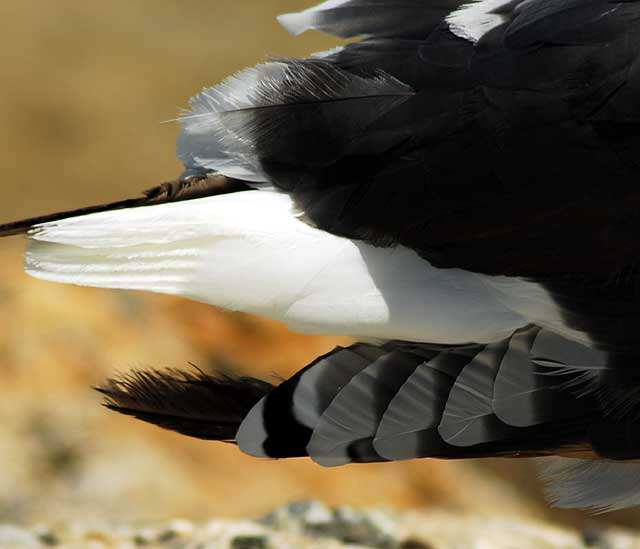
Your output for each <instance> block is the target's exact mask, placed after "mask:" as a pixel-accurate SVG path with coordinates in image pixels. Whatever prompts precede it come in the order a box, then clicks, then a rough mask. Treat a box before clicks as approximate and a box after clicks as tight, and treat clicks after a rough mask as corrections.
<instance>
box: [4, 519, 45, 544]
mask: <svg viewBox="0 0 640 549" xmlns="http://www.w3.org/2000/svg"><path fill="white" fill-rule="evenodd" d="M0 547H12V548H13V547H15V548H16V549H22V548H23V547H42V545H41V544H40V542H39V541H38V538H37V536H35V535H34V534H32V533H31V532H29V531H28V530H25V529H24V528H19V527H18V526H12V525H10V524H1V525H0Z"/></svg>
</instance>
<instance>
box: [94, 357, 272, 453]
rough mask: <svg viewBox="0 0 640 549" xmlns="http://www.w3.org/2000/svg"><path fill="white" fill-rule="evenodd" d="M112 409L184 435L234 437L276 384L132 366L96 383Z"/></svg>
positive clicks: (205, 437)
mask: <svg viewBox="0 0 640 549" xmlns="http://www.w3.org/2000/svg"><path fill="white" fill-rule="evenodd" d="M96 389H97V390H98V391H99V392H100V393H102V394H103V395H104V396H105V402H104V405H105V406H106V407H107V408H109V409H110V410H114V411H116V412H120V413H121V414H125V415H128V416H133V417H135V418H137V419H140V420H142V421H146V422H147V423H152V424H154V425H157V426H159V427H162V428H164V429H169V430H171V431H176V432H178V433H181V434H183V435H187V436H191V437H196V438H201V439H205V440H221V441H233V440H234V439H235V436H236V432H237V431H238V427H239V426H240V423H241V422H242V420H243V419H244V418H245V416H246V415H247V413H248V412H249V410H250V409H251V408H252V407H253V406H254V405H255V403H256V402H258V401H259V400H260V399H261V398H262V397H263V396H264V395H265V394H267V393H268V392H269V391H271V390H272V389H273V386H272V385H271V384H269V383H267V382H265V381H261V380H258V379H255V378H251V377H231V376H229V375H224V374H218V375H215V376H212V375H208V374H206V373H204V372H203V371H202V370H199V369H195V370H194V371H192V372H184V371H177V370H168V371H165V372H162V371H159V370H144V371H134V372H131V373H129V374H125V375H123V376H121V377H119V378H115V379H109V380H108V381H107V382H106V384H105V385H104V386H102V387H97V388H96Z"/></svg>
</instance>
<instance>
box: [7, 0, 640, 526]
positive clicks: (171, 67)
mask: <svg viewBox="0 0 640 549" xmlns="http://www.w3.org/2000/svg"><path fill="white" fill-rule="evenodd" d="M311 3H312V2H309V1H303V0H277V1H275V0H243V1H239V0H233V1H232V0H110V1H109V2H86V1H84V0H57V1H56V2H50V1H49V0H46V1H45V0H23V1H22V2H1V3H0V20H2V21H3V22H4V25H3V32H2V33H0V51H2V52H3V56H2V58H1V60H0V82H2V85H1V86H0V121H1V123H0V141H1V143H2V147H1V149H0V160H1V163H2V180H1V183H0V222H7V221H10V220H13V219H17V218H20V217H26V216H34V215H38V214H43V213H47V212H51V211H55V210H60V209H70V208H75V207H80V206H85V205H88V204H92V203H97V202H104V201H110V200H118V199H122V198H128V197H131V196H136V195H137V194H138V193H139V191H141V190H143V189H146V188H148V187H150V186H153V185H155V184H157V183H159V182H162V181H165V180H168V179H172V178H175V177H176V176H178V175H179V173H180V171H181V168H180V165H179V163H178V161H177V160H176V159H175V154H174V151H175V138H176V135H177V132H178V126H177V124H176V123H166V124H162V123H161V122H162V121H165V120H169V119H173V118H175V116H176V115H177V114H178V110H179V108H180V107H185V106H186V105H187V101H188V99H189V97H190V96H191V95H193V94H194V93H196V92H197V91H199V90H200V89H201V88H202V87H204V86H210V85H213V84H215V83H217V82H219V81H220V80H221V79H222V78H223V77H225V76H226V75H228V74H229V73H232V72H234V71H236V70H239V69H241V68H243V67H245V66H247V65H252V64H255V63H256V62H259V61H261V60H264V59H265V58H266V57H267V56H268V55H279V56H305V55H307V54H309V53H311V52H314V51H318V50H323V49H327V48H329V47H332V46H335V45H336V44H337V43H338V41H337V40H335V39H332V38H330V37H326V36H324V35H322V34H320V33H307V34H306V35H303V36H301V37H298V38H296V39H294V38H293V37H291V36H289V35H288V34H287V33H286V32H285V31H284V30H283V29H281V28H280V27H279V26H278V24H277V23H276V21H275V19H274V17H275V15H276V14H277V13H281V12H286V11H293V10H298V9H303V8H305V7H307V6H309V5H310V4H311ZM23 248H24V242H23V240H22V239H21V238H16V237H13V238H10V239H5V240H2V241H0V388H1V397H0V418H1V419H0V522H5V521H17V522H22V523H26V524H32V523H34V522H37V521H47V522H52V521H53V522H55V521H65V520H74V521H75V520H94V519H100V520H104V519H107V520H119V519H122V518H126V519H127V520H150V519H151V520H153V519H158V520H159V519H165V518H169V517H177V516H184V517H187V518H190V519H196V520H197V519H204V518H207V517H211V516H236V517H237V516H247V517H254V516H260V515H261V514H263V513H266V512H267V511H269V510H270V509H271V508H273V507H274V506H276V505H280V504H283V503H285V502H288V501H291V500H300V499H310V498H315V499H321V500H323V501H325V502H327V503H329V504H353V505H367V506H371V505H376V506H379V505H382V506H394V507H430V506H434V505H437V506H444V507H446V508H449V509H454V510H461V511H468V510H470V511H478V512H482V513H501V514H504V513H508V514H514V515H519V516H524V517H534V518H546V519H551V520H553V521H555V522H558V523H565V524H576V525H582V524H584V523H585V522H592V521H593V520H594V519H593V518H590V517H588V516H587V515H585V514H582V513H579V512H567V511H558V510H550V509H549V508H548V506H547V504H546V503H545V502H544V501H543V499H542V487H541V485H540V483H539V482H538V480H537V479H536V473H535V468H534V467H533V466H532V465H531V464H530V463H524V462H514V461H504V460H487V461H482V462H476V461H468V462H443V461H435V460H420V461H414V462H407V463H390V464H374V465H352V466H348V467H342V468H338V469H322V468H320V467H319V466H317V465H315V464H313V463H311V462H310V461H308V460H304V459H296V460H287V461H259V460H255V459H253V458H249V457H247V456H244V455H242V454H241V453H240V452H239V451H238V450H237V449H236V448H235V447H233V446H231V445H224V444H215V443H207V442H204V441H197V440H191V439H188V438H185V437H181V436H178V435H174V434H172V433H168V432H164V431H161V430H160V429H157V428H155V427H153V426H149V425H146V424H142V423H139V422H137V421H135V420H132V419H129V418H125V417H121V416H118V415H116V414H113V413H111V412H108V411H107V410H106V409H104V408H102V407H101V406H100V402H101V399H100V397H99V395H98V394H97V393H95V392H94V391H92V389H91V387H92V386H93V385H96V384H99V383H100V382H102V381H103V380H104V379H105V377H107V376H109V375H112V374H114V373H115V372H117V371H123V370H127V369H129V368H131V367H142V366H154V367H185V366H187V363H188V362H192V363H194V364H197V365H198V366H200V367H201V368H203V369H210V368H215V367H216V366H224V367H229V366H231V367H233V368H236V369H238V370H240V371H243V372H245V373H249V374H253V375H258V376H263V377H268V376H269V375H270V374H271V373H272V372H277V373H278V374H280V375H282V376H289V375H290V374H292V373H293V372H294V371H296V370H297V369H299V368H301V367H302V366H303V365H305V364H306V363H307V362H309V361H310V360H312V359H313V358H314V357H316V356H317V355H319V354H321V353H324V352H326V351H328V350H329V349H331V348H332V347H333V346H334V345H336V344H339V343H346V341H345V340H344V339H342V340H339V339H337V338H329V337H308V336H300V335H295V334H291V333H289V332H288V331H287V330H286V329H285V328H284V327H283V326H282V325H279V324H277V323H274V322H269V321H265V320H261V319H258V318H254V317H250V316H247V315H241V314H233V313H226V312H223V311H220V310H216V309H214V308H212V307H209V306H204V305H201V304H197V303H192V302H188V301H185V300H181V299H177V298H170V297H166V296H159V295H152V294H143V293H134V292H116V291H106V290H98V289H89V288H77V287H70V286H59V285H55V284H51V283H46V282H41V281H37V280H33V279H30V278H28V277H27V276H26V275H24V274H23V273H22V270H21V263H22V259H21V253H22V251H23ZM639 516H640V515H638V514H637V513H635V512H626V513H615V514H610V515H606V516H604V517H602V518H600V519H598V520H600V521H602V522H607V523H618V524H628V525H633V524H634V523H636V522H637V519H638V517H639Z"/></svg>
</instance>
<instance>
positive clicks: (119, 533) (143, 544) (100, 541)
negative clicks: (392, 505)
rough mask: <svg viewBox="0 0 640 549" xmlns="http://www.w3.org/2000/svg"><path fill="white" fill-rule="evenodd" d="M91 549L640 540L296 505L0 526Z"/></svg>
mask: <svg viewBox="0 0 640 549" xmlns="http://www.w3.org/2000/svg"><path fill="white" fill-rule="evenodd" d="M49 547H60V548H65V549H66V548H71V549H73V548H84V547H86V548H89V549H103V548H104V549H108V548H114V549H136V548H158V549H162V548H170V549H305V548H307V549H339V548H348V549H640V535H637V534H634V533H633V532H630V531H625V530H621V529H611V528H606V527H602V526H598V527H590V528H588V529H585V530H583V531H579V530H571V529H566V528H560V527H556V526H553V525H550V524H547V523H544V522H535V521H526V520H523V519H521V518H510V517H508V516H481V515H477V514H468V515H465V514H459V513H457V514H454V513H451V512H445V511H422V512H418V511H409V512H402V511H391V510H383V509H368V510H362V509H354V508H350V507H337V508H329V507H327V506H326V505H324V504H323V503H320V502H317V501H303V502H295V503H291V504H289V505H287V506H285V507H282V508H279V509H276V510H274V511H273V512H271V513H269V514H268V515H266V516H265V517H262V518H260V519H257V520H231V519H212V520H210V521H207V522H201V523H196V522H192V521H188V520H183V519H180V520H172V521H168V522H164V523H156V524H143V525H127V524H108V523H105V524H102V525H95V524H92V525H87V524H81V523H79V524H67V525H64V526H60V527H55V528H54V527H48V526H44V525H40V526H35V527H32V528H24V527H19V526H16V525H11V524H4V525H0V548H2V549H4V548H7V549H14V548H15V549H21V548H49Z"/></svg>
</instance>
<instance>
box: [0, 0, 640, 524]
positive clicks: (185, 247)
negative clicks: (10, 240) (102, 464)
mask: <svg viewBox="0 0 640 549" xmlns="http://www.w3.org/2000/svg"><path fill="white" fill-rule="evenodd" d="M279 21H280V23H281V24H282V25H283V26H284V27H285V28H286V29H287V30H289V31H290V32H291V33H293V34H296V35H297V34H300V33H303V32H305V31H307V30H310V29H317V30H320V31H324V32H328V33H331V34H333V35H336V36H339V37H344V38H359V40H356V41H353V42H351V43H349V44H348V45H346V46H343V47H339V48H335V49H333V50H330V51H328V52H323V53H320V54H316V55H313V56H311V57H309V58H307V59H274V60H271V61H268V62H265V63H263V64H260V65H257V66H255V67H253V68H249V69H246V70H243V71H241V72H239V73H238V74H236V75H234V76H231V77H229V78H228V79H227V80H225V81H223V82H222V83H221V84H219V85H218V86H215V87H212V88H208V89H205V90H203V91H202V92H201V93H200V94H198V95H196V96H195V97H194V98H193V99H192V100H191V103H190V109H189V110H188V111H186V112H184V113H183V115H182V116H181V118H180V121H181V133H180V136H179V138H178V156H179V158H180V159H181V161H182V162H183V164H184V167H185V171H184V173H183V175H182V176H181V177H180V178H179V179H177V180H175V181H171V182H168V183H164V184H162V185H160V186H158V187H154V188H152V189H150V190H148V191H146V192H145V193H144V194H143V195H141V196H140V197H138V198H132V199H128V200H123V201H120V202H115V203H111V204H103V205H98V206H93V207H89V208H83V209H80V210H74V211H67V212H60V213H56V214H53V215H49V216H44V217H40V218H33V219H27V220H22V221H18V222H14V223H8V224H6V225H2V226H0V235H2V236H7V235H12V234H25V235H26V237H27V238H28V239H29V246H28V249H27V251H26V255H25V270H26V272H27V273H28V274H30V275H32V276H35V277H38V278H42V279H45V280H50V281H54V282H63V283H70V284H79V285H85V286H96V287H103V288H123V289H136V290H145V291H152V292H160V293H165V294H172V295H177V296H183V297H186V298H189V299H193V300H197V301H200V302H204V303H209V304H212V305H216V306H219V307H223V308H226V309H229V310H237V311H245V312H249V313H254V314H258V315H262V316H264V317H269V318H273V319H277V320H281V321H284V322H285V323H286V324H287V325H288V326H289V327H290V328H291V329H293V330H295V331H299V332H306V333H316V334H336V335H338V334H341V335H349V336H352V337H353V338H354V341H356V343H354V344H353V345H350V346H347V347H338V348H336V349H334V350H333V351H331V352H330V353H328V354H326V355H324V356H321V357H319V358H317V359H316V360H315V361H313V362H312V363H311V364H309V365H307V366H306V367H305V368H303V369H302V370H300V371H299V372H298V373H297V374H295V375H294V376H293V377H291V378H290V379H288V380H286V381H284V382H282V383H280V384H279V385H277V386H276V385H273V384H271V383H268V382H266V381H262V380H258V379H255V378H251V377H239V376H232V375H222V374H220V375H209V374H206V373H204V372H202V371H199V370H196V371H183V372H181V371H158V370H143V371H134V372H132V373H129V374H125V375H124V376H122V377H119V378H114V379H111V380H108V381H107V382H106V383H105V385H104V386H102V387H101V388H100V390H101V391H102V392H103V393H104V395H105V398H106V401H105V402H106V405H107V406H108V407H110V408H111V409H113V410H116V411H119V412H122V413H124V414H128V415H131V416H134V417H137V418H139V419H142V420H144V421H147V422H150V423H153V424H156V425H159V426H161V427H164V428H167V429H171V430H174V431H177V432H179V433H183V434H185V435H189V436H194V437H199V438H203V439H207V440H221V441H226V442H231V443H234V444H237V445H238V447H239V449H240V450H241V451H243V452H245V453H248V454H251V455H253V456H258V457H268V458H287V457H300V456H309V457H310V458H311V459H312V460H314V461H315V462H317V463H319V464H321V465H325V466H337V465H342V464H346V463H355V462H358V463H364V462H379V461H394V460H406V459H413V458H422V457H432V458H447V459H456V458H477V457H487V456H499V457H505V458H520V457H536V458H543V459H542V460H541V461H543V462H544V464H545V465H544V469H543V475H544V476H545V478H546V479H547V482H548V488H547V491H548V496H549V498H550V500H551V501H552V502H553V503H554V504H556V505H559V506H562V507H580V508H587V509H591V510H593V511H596V512H597V511H608V510H613V509H618V508H623V507H628V506H632V505H638V504H640V462H638V459H640V367H639V366H638V364H637V360H638V356H639V355H640V351H639V346H640V341H639V337H638V331H639V330H640V299H639V288H640V278H639V276H638V275H639V272H638V258H639V257H640V242H639V240H640V239H639V236H640V231H639V229H640V210H639V207H640V192H639V191H638V187H637V185H638V184H639V181H638V178H639V176H640V2H638V1H637V0H629V1H624V2H622V1H621V2H616V1H612V0H476V1H471V2H470V3H466V2H465V1H464V0H438V1H436V0H403V1H402V2H400V1H399V0H328V1H326V2H324V3H321V4H319V5H317V6H315V7H312V8H309V9H307V10H304V11H302V12H299V13H290V14H285V15H282V16H280V17H279Z"/></svg>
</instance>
